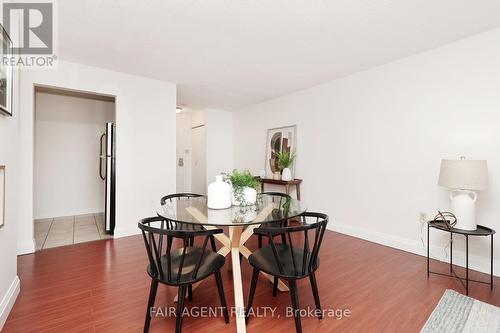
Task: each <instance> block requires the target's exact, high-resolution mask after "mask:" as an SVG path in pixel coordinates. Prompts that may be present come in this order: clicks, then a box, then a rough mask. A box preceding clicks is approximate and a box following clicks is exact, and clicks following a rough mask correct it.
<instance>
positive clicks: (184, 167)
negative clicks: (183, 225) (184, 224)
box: [175, 113, 191, 193]
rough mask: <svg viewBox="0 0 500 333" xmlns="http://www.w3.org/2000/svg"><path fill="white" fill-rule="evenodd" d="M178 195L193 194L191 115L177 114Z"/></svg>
mask: <svg viewBox="0 0 500 333" xmlns="http://www.w3.org/2000/svg"><path fill="white" fill-rule="evenodd" d="M176 119H177V133H176V142H177V147H176V150H177V155H176V156H177V159H176V161H175V163H176V170H177V184H176V190H177V193H183V192H191V115H190V114H184V113H179V114H177V117H176Z"/></svg>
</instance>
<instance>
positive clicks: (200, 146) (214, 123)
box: [191, 109, 234, 193]
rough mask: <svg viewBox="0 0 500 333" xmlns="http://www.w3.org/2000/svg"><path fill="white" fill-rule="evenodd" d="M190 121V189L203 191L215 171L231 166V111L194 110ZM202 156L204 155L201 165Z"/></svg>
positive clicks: (217, 172) (211, 180)
mask: <svg viewBox="0 0 500 333" xmlns="http://www.w3.org/2000/svg"><path fill="white" fill-rule="evenodd" d="M191 125H192V127H195V128H194V129H193V130H192V134H193V135H192V137H191V138H192V140H191V144H192V152H193V155H192V157H193V159H192V163H193V165H192V172H193V175H192V187H193V192H196V193H206V189H207V186H208V184H210V183H211V182H213V181H214V180H215V176H216V175H219V174H220V173H221V172H231V170H232V169H233V166H234V160H233V127H234V126H233V125H234V120H233V112H229V111H224V110H216V109H206V110H199V111H195V112H193V113H192V114H191ZM202 125H203V127H198V126H202ZM196 127H198V128H196ZM201 159H204V162H205V164H204V165H203V162H202V161H201Z"/></svg>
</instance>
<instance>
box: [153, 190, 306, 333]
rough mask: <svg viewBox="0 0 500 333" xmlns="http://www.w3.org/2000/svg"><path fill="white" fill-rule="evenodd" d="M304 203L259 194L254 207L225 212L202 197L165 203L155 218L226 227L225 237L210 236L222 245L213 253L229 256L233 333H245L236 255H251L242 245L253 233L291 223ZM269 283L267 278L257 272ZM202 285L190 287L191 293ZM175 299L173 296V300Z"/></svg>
mask: <svg viewBox="0 0 500 333" xmlns="http://www.w3.org/2000/svg"><path fill="white" fill-rule="evenodd" d="M305 211H306V207H305V205H304V203H302V202H300V201H299V200H295V199H292V198H290V199H288V200H279V199H276V197H273V196H272V195H266V194H259V195H258V196H257V201H256V203H255V205H251V206H231V207H229V208H227V209H210V208H208V207H207V198H206V197H194V198H189V199H185V200H176V201H172V202H166V203H165V204H164V205H162V206H161V207H160V208H158V211H157V213H158V215H159V216H161V217H164V218H165V219H168V220H171V221H173V222H180V223H188V224H197V225H202V226H203V227H204V228H205V229H218V228H221V227H228V230H229V232H228V235H225V234H223V233H221V234H217V235H214V237H215V238H216V239H217V240H218V241H219V242H220V243H221V244H222V247H221V248H220V249H219V251H217V252H218V253H219V254H221V255H223V256H224V257H226V256H227V255H228V254H229V253H231V256H230V258H231V267H232V274H233V284H234V303H235V307H234V311H233V313H234V315H235V317H236V332H238V333H242V332H246V327H245V305H244V301H243V285H242V278H241V266H240V253H241V254H242V256H243V257H245V258H246V259H248V257H249V256H250V255H251V254H252V251H250V250H249V249H248V248H247V247H246V246H245V243H246V242H247V241H248V239H249V238H250V237H251V236H252V234H253V230H254V229H255V228H258V227H259V226H260V225H265V224H267V223H273V222H281V221H285V220H288V219H293V218H294V217H297V216H299V215H301V214H302V213H304V212H305ZM261 274H262V275H263V276H264V277H266V278H267V279H268V280H269V281H271V282H273V281H274V278H273V276H271V275H268V274H266V273H263V272H261ZM200 283H202V282H199V283H197V284H194V285H193V289H195V288H196V287H198V285H199V284H200ZM278 289H279V290H280V291H288V287H287V286H286V285H285V284H284V283H283V281H281V280H279V281H278ZM176 297H177V296H176Z"/></svg>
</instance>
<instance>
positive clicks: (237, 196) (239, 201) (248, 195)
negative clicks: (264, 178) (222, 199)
mask: <svg viewBox="0 0 500 333" xmlns="http://www.w3.org/2000/svg"><path fill="white" fill-rule="evenodd" d="M226 181H229V182H230V183H231V185H232V187H233V194H232V203H233V205H235V206H249V205H254V204H255V201H256V200H257V189H258V188H259V185H260V182H259V181H258V180H257V179H256V178H255V176H254V175H252V174H251V173H250V171H248V170H243V171H239V170H237V169H234V170H233V172H232V173H231V174H229V175H226Z"/></svg>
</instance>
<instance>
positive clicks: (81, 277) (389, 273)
mask: <svg viewBox="0 0 500 333" xmlns="http://www.w3.org/2000/svg"><path fill="white" fill-rule="evenodd" d="M253 241H255V240H254V239H252V243H250V245H251V248H255V247H256V242H255V243H254V242H253ZM320 258H321V266H320V268H319V270H318V272H317V280H318V285H319V292H320V298H321V303H322V307H323V308H324V309H349V310H350V312H351V315H350V316H349V317H347V318H343V319H335V318H324V319H323V320H321V321H320V320H318V319H316V318H314V317H308V318H303V319H302V326H303V330H304V332H315V331H316V332H322V333H323V332H334V331H336V332H360V331H370V332H418V331H419V330H420V329H421V327H422V326H423V324H424V323H425V321H426V319H427V317H428V316H429V315H430V313H431V312H432V310H433V309H434V307H435V306H436V305H437V303H438V301H439V299H440V298H441V295H442V294H443V292H444V290H445V289H447V288H451V289H455V290H457V291H459V292H463V289H462V287H461V285H460V284H459V282H458V281H456V280H455V279H451V278H447V277H441V276H432V275H431V277H430V278H429V279H428V278H427V276H426V261H425V258H423V257H420V256H417V255H413V254H410V253H406V252H402V251H399V250H395V249H391V248H388V247H384V246H381V245H377V244H374V243H370V242H367V241H363V240H359V239H356V238H353V237H349V236H345V235H341V234H338V233H334V232H331V231H327V233H326V234H325V239H324V241H323V246H322V249H321V253H320ZM146 261H147V258H146V253H145V248H144V244H143V241H142V238H141V237H140V236H132V237H126V238H120V239H115V240H112V239H111V240H101V241H95V242H90V243H82V244H77V245H72V246H66V247H59V248H53V249H47V250H42V251H40V252H37V253H36V254H32V255H25V256H20V257H19V258H18V274H19V277H20V279H21V293H20V295H19V297H18V299H17V301H16V304H15V306H14V308H13V310H12V312H11V313H10V315H9V318H8V320H7V322H6V324H5V326H4V330H3V331H2V332H4V333H10V332H37V333H41V332H106V333H111V332H119V333H124V332H134V333H135V332H142V326H143V321H144V315H145V311H146V302H147V298H148V292H149V285H150V278H149V277H148V276H147V275H146V271H145V268H146ZM226 265H227V263H226ZM431 268H433V269H434V270H440V271H443V272H446V270H447V269H448V266H447V265H446V264H443V263H439V262H432V263H431ZM242 271H243V279H244V281H243V287H244V294H245V301H246V299H247V297H248V291H249V287H250V280H251V273H252V272H251V268H250V266H249V265H248V262H246V261H244V263H243V265H242ZM459 271H460V270H459ZM230 274H231V272H228V271H227V270H224V272H223V279H224V288H225V293H226V297H227V301H228V303H229V304H228V305H229V306H232V304H233V302H234V300H233V297H232V295H233V291H232V279H231V275H230ZM472 276H473V278H483V279H487V276H486V275H484V274H480V273H476V272H474V273H473V274H472ZM499 282H500V281H499V279H498V278H496V279H495V283H496V284H497V286H496V287H495V288H494V290H493V291H490V289H489V286H486V285H481V284H474V283H472V284H471V288H470V296H472V297H474V298H477V299H480V300H482V301H485V302H488V303H491V304H494V305H497V306H500V284H499ZM298 289H299V302H300V306H301V307H302V308H307V307H310V308H311V309H312V308H314V300H313V295H312V292H311V288H310V284H309V280H308V279H305V280H301V281H299V283H298ZM271 291H272V286H271V284H270V283H268V282H267V281H265V280H264V279H262V278H261V279H259V283H258V285H257V291H256V294H255V299H254V306H256V307H259V306H260V307H264V306H269V307H278V310H277V311H278V313H281V315H282V316H281V318H269V317H267V318H252V319H251V320H250V322H249V324H248V332H250V333H252V332H290V333H291V332H295V327H294V321H293V318H285V317H284V316H283V315H284V314H285V307H287V306H290V295H289V293H286V292H279V293H278V296H277V297H276V298H273V297H272V295H271V293H272V292H271ZM175 294H176V290H174V289H173V288H170V287H166V286H162V285H160V287H159V289H158V295H157V298H156V303H155V304H156V306H162V307H165V306H173V297H174V295H175ZM219 305H220V303H219V299H218V295H217V289H216V288H215V279H214V278H213V277H210V278H208V279H207V280H206V281H205V282H204V284H203V285H202V286H200V287H199V288H198V289H196V290H195V292H194V300H193V302H187V306H188V308H189V307H193V306H198V307H201V306H213V307H218V306H219ZM174 327H175V319H174V318H161V317H160V318H153V319H152V322H151V330H150V332H172V331H173V330H174ZM234 330H235V323H234V318H231V322H230V324H228V325H225V324H224V320H223V318H222V317H217V318H194V317H186V318H185V319H184V321H183V332H204V333H210V332H218V333H221V332H234Z"/></svg>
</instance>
